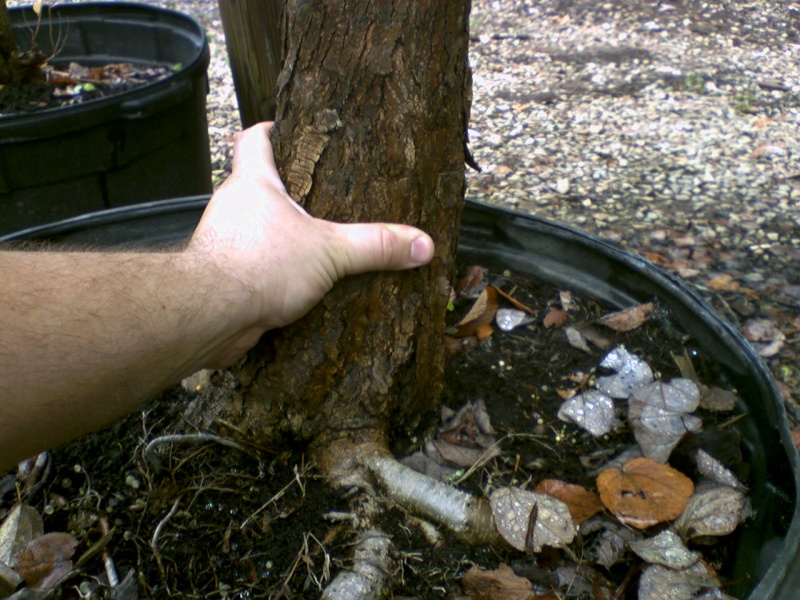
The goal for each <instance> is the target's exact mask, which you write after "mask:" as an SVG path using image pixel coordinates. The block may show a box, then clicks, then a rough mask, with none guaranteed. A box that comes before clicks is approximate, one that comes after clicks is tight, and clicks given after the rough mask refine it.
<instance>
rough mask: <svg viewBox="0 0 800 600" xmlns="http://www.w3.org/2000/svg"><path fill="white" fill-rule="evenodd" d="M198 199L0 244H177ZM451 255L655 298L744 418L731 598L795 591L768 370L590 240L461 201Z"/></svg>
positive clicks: (653, 277) (700, 309) (713, 322)
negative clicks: (715, 371) (718, 376)
mask: <svg viewBox="0 0 800 600" xmlns="http://www.w3.org/2000/svg"><path fill="white" fill-rule="evenodd" d="M206 201H207V198H185V199H179V200H172V201H168V202H159V203H152V204H148V205H142V206H137V207H129V208H124V209H118V210H114V211H106V212H104V213H98V214H95V215H87V216H84V217H80V218H76V219H71V220H69V221H65V222H62V223H57V224H55V225H50V226H47V227H39V228H34V229H30V230H28V231H24V232H20V233H18V234H15V235H11V236H6V237H4V238H0V242H3V241H10V240H12V239H26V240H33V239H47V240H52V241H57V242H64V243H68V244H73V243H74V244H81V245H83V244H90V245H92V246H98V245H99V246H106V247H113V246H119V245H125V246H126V247H128V248H130V247H136V246H152V245H161V244H174V243H178V242H180V241H183V240H185V239H186V238H187V237H188V235H189V234H190V233H191V231H192V230H193V228H194V226H195V224H196V223H197V221H198V220H199V218H200V215H201V213H202V210H203V207H204V206H205V203H206ZM459 253H460V254H461V256H462V257H463V258H465V259H466V260H468V261H469V262H474V263H480V264H483V265H486V266H494V267H499V268H502V269H511V270H515V271H518V272H525V273H530V274H533V275H536V276H538V277H541V278H543V279H545V280H547V281H550V282H552V283H555V284H558V285H563V286H565V287H568V288H569V289H571V290H574V291H576V292H580V293H582V294H585V295H590V296H594V297H596V298H599V299H602V300H604V301H606V302H608V303H609V304H611V305H613V306H615V307H619V308H623V307H626V306H630V305H632V304H636V303H639V302H642V301H650V300H657V301H658V302H659V303H660V304H661V305H663V306H665V307H668V308H669V310H670V312H671V313H672V315H673V316H674V318H675V320H676V322H677V325H678V326H679V327H680V328H681V329H683V330H684V331H685V333H686V334H688V335H690V336H691V337H692V338H693V339H694V340H695V341H696V343H697V346H698V347H699V348H700V349H701V350H702V351H703V352H704V353H705V354H706V355H707V356H710V357H713V359H714V360H715V361H716V362H717V363H718V364H719V365H720V367H721V368H722V370H723V371H724V373H725V375H726V376H727V377H728V378H729V379H730V381H731V382H732V383H733V384H734V385H735V386H736V388H737V389H738V391H739V393H740V396H741V398H742V405H741V406H739V407H738V409H739V410H740V411H741V412H743V413H745V415H746V416H745V418H742V419H740V420H739V421H737V422H736V424H735V425H734V427H736V428H738V430H739V432H740V434H741V436H742V441H743V452H744V454H745V458H746V460H748V461H749V462H750V464H751V480H750V482H749V485H750V487H751V495H750V497H751V500H752V504H753V509H754V515H753V517H752V518H751V519H750V520H748V521H747V522H746V523H745V524H744V525H743V526H742V527H741V528H740V531H739V533H738V535H737V537H736V541H735V543H736V544H737V547H736V552H735V561H734V562H735V564H734V565H733V567H732V572H731V573H728V575H729V576H730V577H731V579H732V580H733V581H734V582H735V583H734V584H732V585H731V587H730V588H728V589H727V590H726V591H728V592H729V593H731V594H733V595H734V596H736V597H739V598H750V599H752V600H766V599H771V600H783V599H789V598H796V597H798V590H800V549H799V548H798V542H799V541H800V513H798V510H799V509H800V507H799V506H798V502H797V499H798V472H800V471H798V459H797V453H796V452H795V450H794V446H793V445H792V442H791V439H790V436H789V428H788V425H787V420H786V415H785V413H784V409H783V401H782V399H781V397H780V394H779V392H778V390H777V388H776V386H775V383H774V380H773V379H772V376H771V374H770V372H769V370H768V369H767V368H766V366H765V365H764V363H763V361H762V360H761V359H760V357H759V356H758V354H757V353H756V352H755V351H754V350H753V348H752V347H751V346H750V344H749V343H748V342H747V341H745V340H744V338H743V337H742V336H741V335H740V334H739V332H738V331H737V330H736V329H735V328H733V327H732V326H731V325H729V324H728V323H727V322H725V321H723V320H722V319H721V318H720V317H719V316H718V315H717V314H716V313H715V312H714V310H713V309H712V308H711V307H709V306H708V305H707V304H706V303H705V302H704V301H703V300H702V299H701V298H700V297H699V296H697V295H696V294H695V293H694V292H692V291H691V290H690V289H689V288H688V287H687V286H686V285H685V284H684V283H682V282H681V280H680V279H678V278H677V277H675V276H673V275H671V274H670V273H668V272H666V271H664V270H662V269H660V268H658V267H656V266H655V265H653V264H652V263H650V262H649V261H647V260H646V259H644V258H642V257H640V256H638V255H636V254H633V253H631V252H628V251H625V250H622V249H620V248H619V247H617V246H614V245H612V244H610V243H608V242H605V241H603V240H602V239H600V238H597V237H594V236H590V235H588V234H586V233H582V232H580V231H577V230H575V229H571V228H569V227H565V226H562V225H557V224H554V223H550V222H547V221H544V220H541V219H537V218H535V217H531V216H526V215H522V214H519V213H514V212H510V211H504V210H501V209H497V208H493V207H488V206H483V205H480V204H474V203H468V204H467V206H466V208H465V210H464V216H463V220H462V230H461V240H460V244H459Z"/></svg>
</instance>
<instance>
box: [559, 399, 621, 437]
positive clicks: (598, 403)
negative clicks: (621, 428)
mask: <svg viewBox="0 0 800 600" xmlns="http://www.w3.org/2000/svg"><path fill="white" fill-rule="evenodd" d="M558 418H559V419H561V420H562V421H567V422H570V423H575V425H577V426H578V427H580V428H581V429H585V430H586V431H588V432H589V433H591V434H592V435H593V436H594V437H600V436H603V435H605V434H607V433H608V432H609V431H611V430H613V429H614V427H616V426H617V424H618V423H619V421H618V420H617V419H616V417H615V413H614V401H613V400H612V399H611V397H610V396H608V395H607V394H604V393H603V392H599V391H597V390H588V391H586V392H583V393H582V394H578V395H577V396H573V397H572V398H570V399H568V400H567V401H565V402H564V403H563V404H562V405H561V407H560V408H559V409H558Z"/></svg>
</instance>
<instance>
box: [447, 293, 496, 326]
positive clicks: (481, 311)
mask: <svg viewBox="0 0 800 600" xmlns="http://www.w3.org/2000/svg"><path fill="white" fill-rule="evenodd" d="M497 309H498V304H497V291H496V288H494V287H491V286H487V287H486V288H485V289H484V290H483V291H482V292H481V295H480V296H478V299H477V300H475V303H474V304H473V305H472V308H470V310H469V312H468V313H467V314H466V316H465V317H464V318H463V319H461V321H460V322H459V323H458V331H457V334H456V335H457V337H470V336H473V335H476V334H477V332H478V328H479V327H480V326H481V325H489V324H490V323H491V322H492V320H493V319H494V315H495V313H496V312H497ZM490 327H491V326H490ZM484 334H485V328H484ZM490 335H491V334H490Z"/></svg>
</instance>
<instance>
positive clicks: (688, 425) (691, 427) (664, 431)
mask: <svg viewBox="0 0 800 600" xmlns="http://www.w3.org/2000/svg"><path fill="white" fill-rule="evenodd" d="M699 403H700V390H699V389H698V387H697V385H695V383H694V382H693V381H691V380H689V379H684V378H683V377H676V378H675V379H673V380H672V381H670V382H669V383H665V382H662V381H654V382H652V383H650V384H648V385H646V386H643V387H640V388H639V389H637V390H636V391H634V392H633V393H632V394H631V396H630V398H629V400H628V420H629V421H630V425H631V429H632V430H633V435H634V437H635V438H636V443H638V444H639V447H640V448H641V449H642V454H644V456H646V457H648V458H652V459H653V460H656V461H658V462H661V463H664V462H667V460H668V459H669V455H670V453H671V452H672V449H673V448H674V447H675V446H677V445H678V443H679V442H680V441H681V438H683V436H684V435H686V434H687V433H689V432H696V431H699V430H700V429H701V428H702V425H703V422H702V421H701V420H700V419H699V418H697V417H695V416H694V415H690V414H688V413H690V412H692V411H694V410H696V409H697V407H698V405H699Z"/></svg>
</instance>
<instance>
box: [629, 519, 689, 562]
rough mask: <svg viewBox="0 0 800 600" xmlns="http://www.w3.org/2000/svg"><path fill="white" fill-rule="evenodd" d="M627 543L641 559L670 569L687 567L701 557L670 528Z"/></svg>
mask: <svg viewBox="0 0 800 600" xmlns="http://www.w3.org/2000/svg"><path fill="white" fill-rule="evenodd" d="M629 545H630V548H631V550H633V551H634V552H635V553H636V554H637V555H638V556H639V558H641V559H642V560H643V561H645V562H647V563H651V564H657V565H663V566H665V567H669V568H670V569H678V570H682V569H688V568H689V567H691V566H692V565H693V564H694V563H696V562H697V561H698V560H700V558H701V556H700V553H699V552H694V551H692V550H689V549H688V548H687V547H686V545H685V544H684V543H683V540H682V539H681V536H679V535H678V534H677V533H675V532H674V531H672V530H671V529H665V530H664V531H662V532H661V533H659V534H658V535H655V536H653V537H651V538H646V539H643V540H636V541H633V542H630V544H629Z"/></svg>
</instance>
